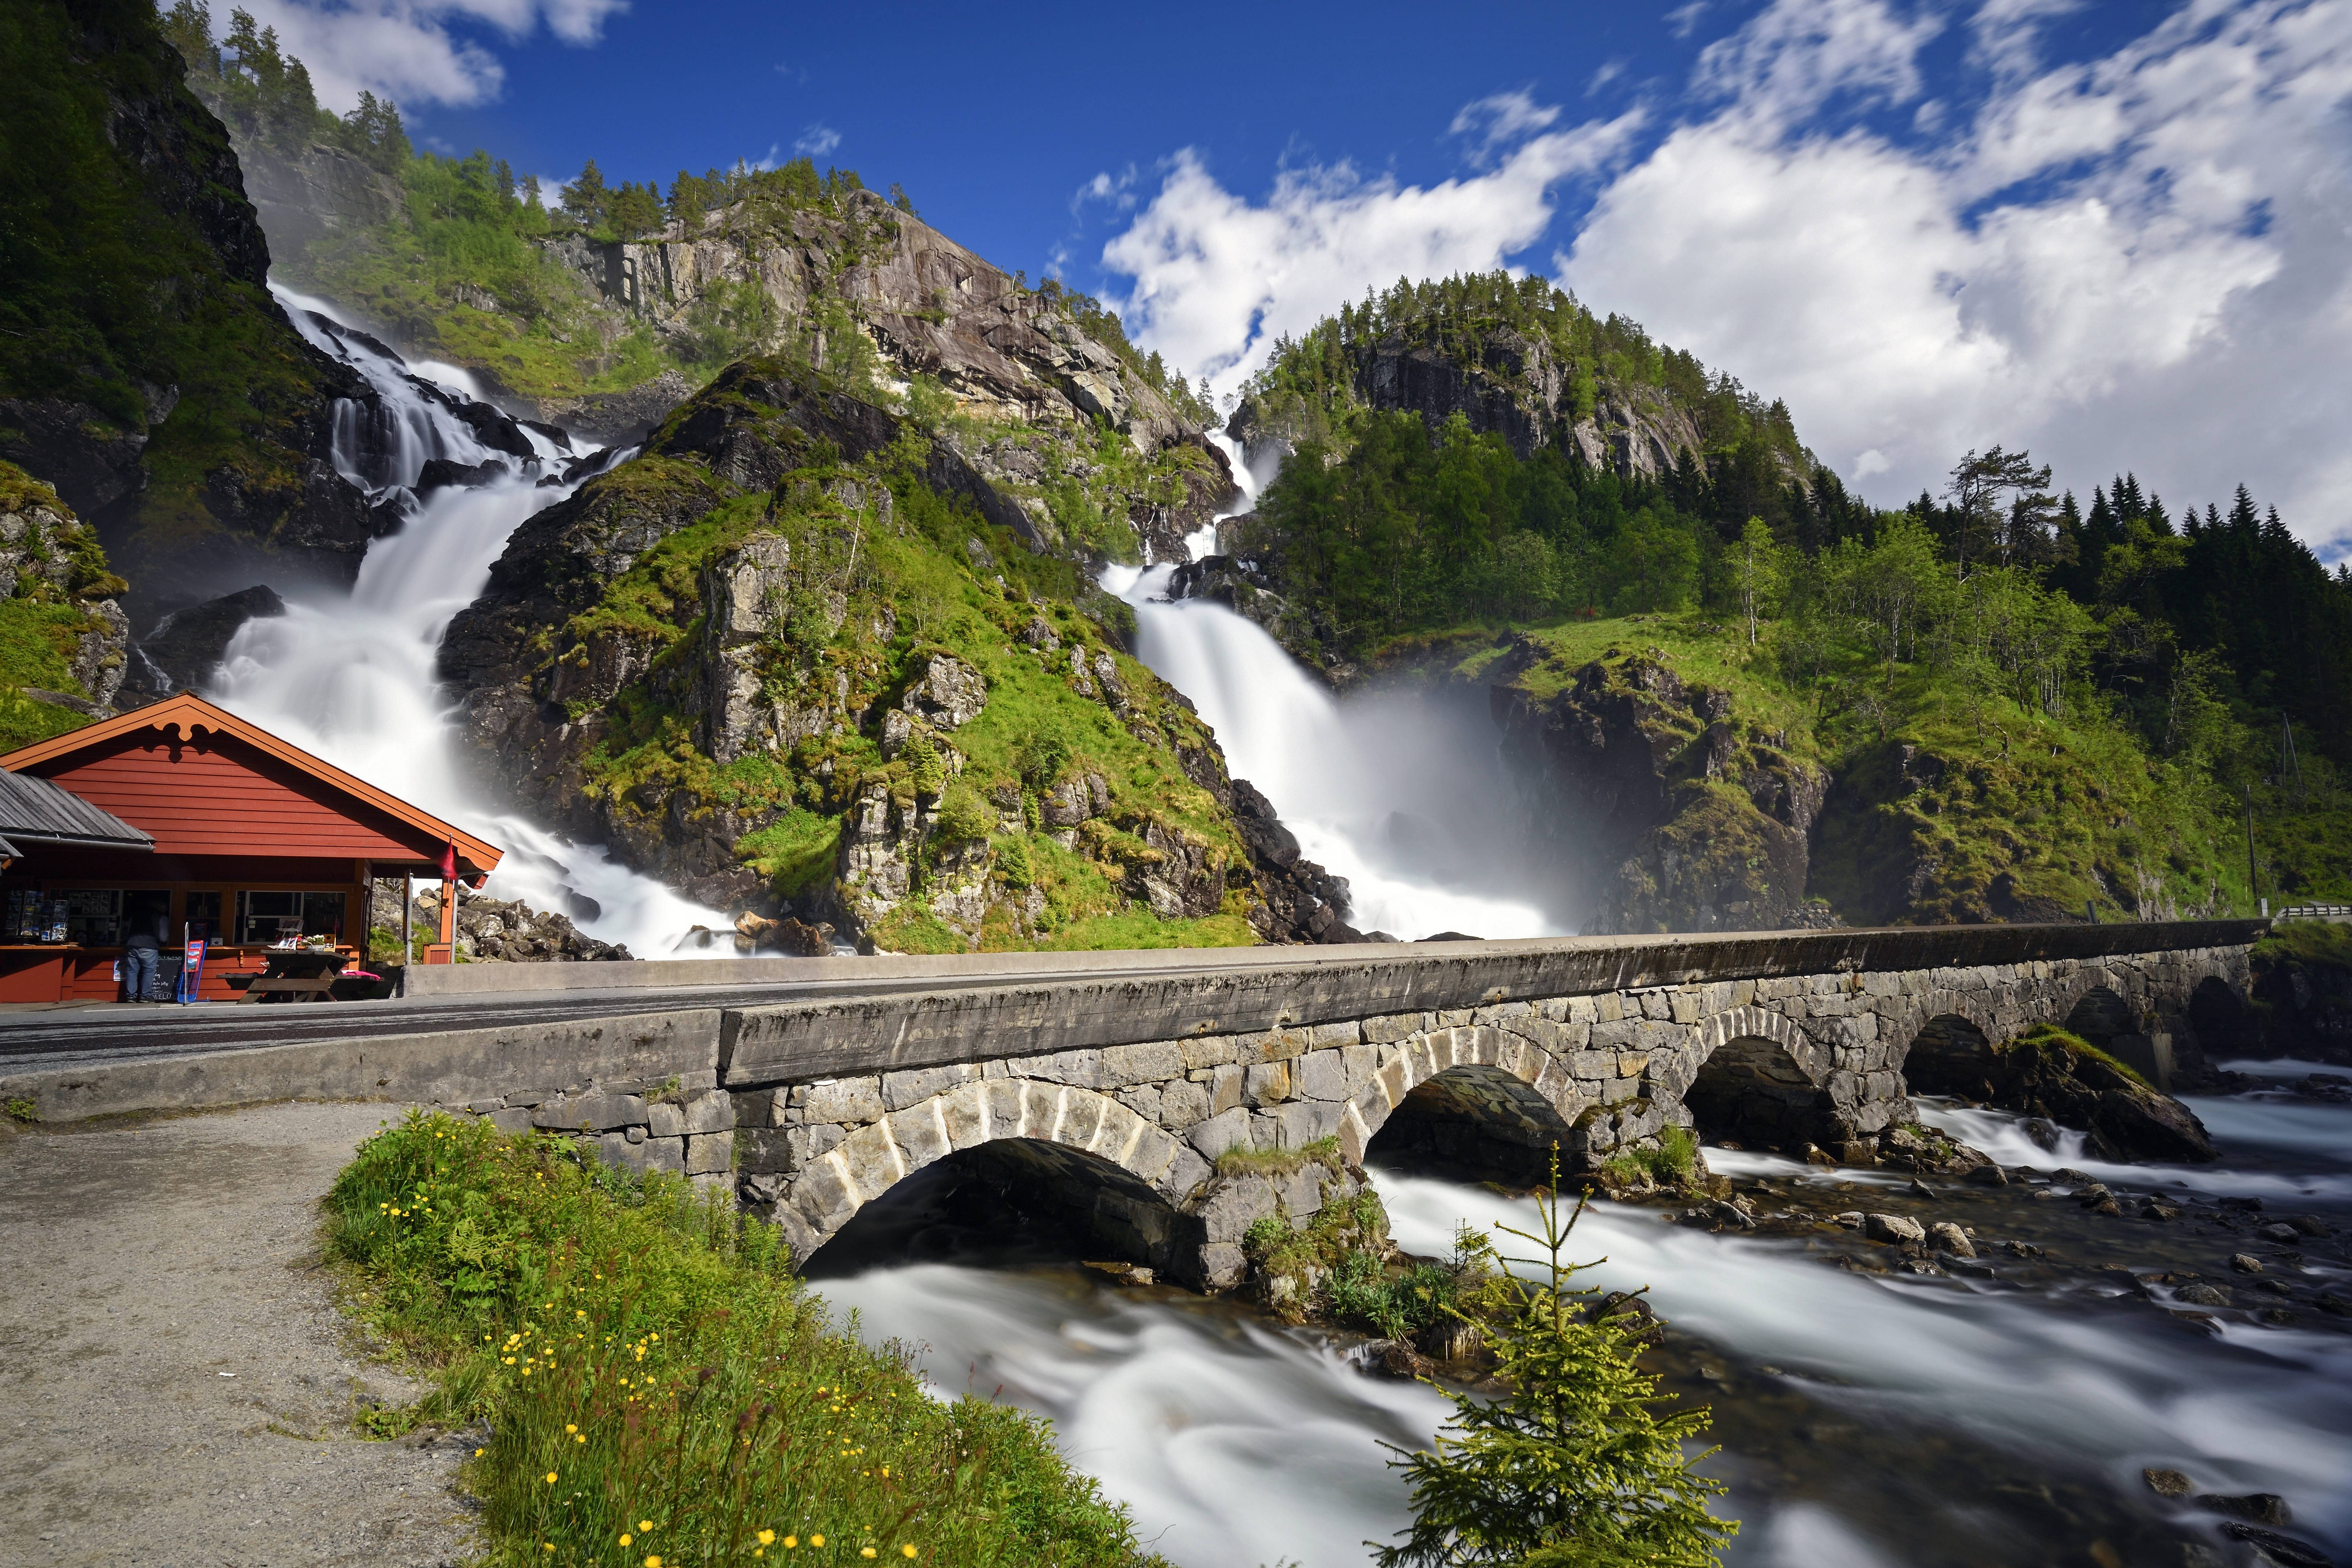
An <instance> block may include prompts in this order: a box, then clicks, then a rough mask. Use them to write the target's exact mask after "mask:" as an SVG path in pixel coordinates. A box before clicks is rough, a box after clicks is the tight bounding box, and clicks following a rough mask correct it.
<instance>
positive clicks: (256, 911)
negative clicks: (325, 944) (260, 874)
mask: <svg viewBox="0 0 2352 1568" xmlns="http://www.w3.org/2000/svg"><path fill="white" fill-rule="evenodd" d="M301 936H302V895H301V894H299V893H273V892H263V891H261V890H259V889H255V890H253V891H249V892H242V893H239V894H237V896H236V940H237V941H238V942H240V943H243V944H244V945H247V946H249V947H275V946H277V945H278V943H280V942H284V943H286V944H287V945H289V946H291V945H292V944H293V943H295V942H298V941H299V940H300V939H301Z"/></svg>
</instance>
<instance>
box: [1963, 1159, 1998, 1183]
mask: <svg viewBox="0 0 2352 1568" xmlns="http://www.w3.org/2000/svg"><path fill="white" fill-rule="evenodd" d="M1960 1179H1961V1180H1962V1181H1964V1182H1967V1183H1968V1184H1969V1185H1970V1186H1977V1187H2005V1186H2007V1185H2009V1173H2007V1172H2006V1171H2003V1170H2002V1169H2001V1168H2000V1166H1999V1165H1996V1164H1993V1163H1990V1162H1987V1163H1984V1164H1981V1165H1976V1166H1972V1167H1970V1169H1969V1173H1968V1174H1967V1175H1965V1176H1963V1177H1961V1178H1960Z"/></svg>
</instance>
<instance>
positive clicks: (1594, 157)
mask: <svg viewBox="0 0 2352 1568" xmlns="http://www.w3.org/2000/svg"><path fill="white" fill-rule="evenodd" d="M1506 96H1507V95H1506ZM1487 101H1488V102H1489V103H1490V104H1491V103H1492V102H1493V101H1494V100H1487ZM1639 123H1640V115H1639V113H1638V112H1636V113H1632V114H1627V115H1625V116H1622V117H1621V118H1619V119H1617V120H1614V121H1606V122H1600V123H1595V124H1592V125H1588V126H1582V127H1580V128H1578V129H1576V130H1574V131H1567V132H1547V133H1545V134H1543V135H1539V136H1535V137H1532V138H1530V139H1528V140H1527V141H1525V142H1521V143H1520V144H1519V145H1518V146H1517V147H1516V148H1514V149H1512V150H1511V151H1510V152H1509V153H1507V155H1505V156H1503V157H1502V158H1501V159H1500V161H1499V162H1498V163H1496V165H1495V167H1494V168H1493V169H1492V170H1491V171H1489V172H1487V173H1485V174H1477V175H1475V176H1473V177H1469V178H1465V179H1459V180H1447V181H1444V182H1442V183H1440V184H1435V185H1430V186H1417V185H1402V184H1398V183H1397V182H1396V181H1394V180H1393V179H1390V178H1387V177H1381V178H1376V179H1368V178H1366V177H1364V176H1363V175H1361V174H1358V173H1357V172H1356V170H1355V169H1354V168H1353V167H1351V166H1349V165H1348V164H1345V163H1341V164H1337V165H1332V166H1328V167H1321V166H1318V167H1313V168H1307V169H1290V170H1285V171H1284V172H1283V174H1281V176H1280V177H1279V178H1278V179H1277V180H1276V182H1275V187H1274V190H1273V192H1272V193H1271V194H1270V195H1268V196H1267V198H1266V200H1265V202H1264V203H1263V204H1255V205H1254V204H1252V203H1250V202H1248V201H1245V200H1244V199H1242V198H1241V197H1239V196H1236V195H1233V194H1232V193H1231V192H1229V191H1227V190H1226V189H1225V188H1224V187H1223V186H1222V185H1220V184H1218V183H1217V181H1216V179H1215V178H1214V177H1213V175H1212V174H1210V173H1209V171H1208V169H1207V168H1206V166H1204V165H1203V164H1202V162H1201V160H1200V159H1199V157H1198V156H1196V155H1195V154H1194V153H1192V152H1191V151H1190V150H1187V151H1185V152H1183V153H1179V154H1177V156H1176V157H1175V159H1174V160H1172V162H1171V164H1170V166H1169V170H1168V173H1167V176H1166V178H1165V180H1164V181H1163V183H1162V184H1161V185H1160V194H1159V195H1157V196H1156V197H1155V198H1154V199H1153V200H1152V202H1151V205H1150V206H1148V207H1146V208H1144V210H1143V211H1142V212H1141V213H1140V214H1139V215H1138V216H1137V217H1136V220H1135V222H1134V224H1133V225H1132V226H1129V228H1128V229H1127V231H1126V232H1125V233H1123V234H1121V235H1119V236H1118V237H1117V238H1116V239H1114V240H1112V241H1111V243H1110V244H1109V246H1108V247H1106V248H1105V250H1104V252H1103V261H1104V264H1105V265H1106V266H1108V268H1111V269H1112V270H1113V271H1115V272H1118V273H1120V274H1122V275H1124V276H1126V277H1129V278H1131V279H1134V280H1135V287H1134V289H1133V290H1132V292H1131V293H1130V294H1129V298H1128V300H1127V301H1126V309H1125V310H1124V311H1123V314H1124V315H1125V316H1126V318H1127V321H1128V322H1129V330H1130V331H1135V332H1137V333H1139V341H1142V342H1146V343H1148V344H1149V346H1150V347H1152V348H1155V349H1158V350H1159V351H1160V352H1161V353H1164V354H1166V355H1168V356H1169V358H1170V359H1171V360H1172V361H1173V362H1174V363H1177V364H1180V365H1183V366H1185V367H1187V368H1188V369H1189V370H1190V371H1192V373H1193V374H1206V375H1208V376H1209V377H1210V379H1211V382H1212V384H1213V386H1214V387H1215V388H1216V390H1217V391H1218V392H1219V393H1220V394H1223V393H1225V392H1229V391H1231V390H1232V389H1233V388H1234V387H1235V386H1237V385H1238V384H1240V383H1241V381H1242V380H1243V378H1244V377H1245V376H1246V375H1247V374H1249V373H1250V372H1251V371H1253V370H1255V369H1256V368H1257V366H1258V365H1259V364H1260V363H1264V361H1265V355H1266V353H1267V352H1268V351H1269V350H1270V349H1271V348H1272V347H1273V343H1274V340H1275V339H1276V337H1278V336H1280V335H1282V334H1284V333H1297V332H1299V331H1304V330H1306V329H1307V328H1308V327H1310V326H1312V325H1314V323H1315V322H1316V321H1318V320H1319V319H1321V318H1322V317H1323V316H1325V315H1327V314H1328V313H1329V312H1330V310H1332V309H1333V308H1334V307H1335V306H1337V305H1338V304H1339V302H1340V301H1341V300H1349V299H1355V298H1357V297H1360V295H1362V294H1363V293H1364V291H1365V290H1366V289H1380V288H1386V287H1388V286H1389V285H1390V284H1391V283H1394V282H1395V281H1396V280H1397V279H1399V278H1400V277H1412V278H1427V277H1433V276H1441V275H1444V274H1448V273H1454V272H1462V271H1478V270H1488V269H1491V268H1495V267H1497V266H1500V265H1501V264H1502V262H1503V259H1504V258H1506V257H1508V256H1511V255H1513V254H1515V253H1517V252H1518V251H1521V250H1524V249H1526V248H1527V247H1528V246H1529V245H1530V244H1532V243H1534V242H1535V240H1536V239H1537V238H1538V237H1540V236H1541V235H1542V234H1543V232H1544V230H1545V228H1546V227H1547V226H1549V224H1550V222H1551V216H1552V207H1551V195H1550V192H1551V189H1552V187H1553V185H1555V184H1557V183H1558V182H1559V181H1560V180H1561V179H1562V178H1564V177H1566V176H1567V175H1569V174H1577V173H1590V172H1591V171H1593V170H1596V169H1598V168H1599V167H1600V166H1601V164H1602V163H1604V162H1605V161H1606V160H1607V159H1608V158H1610V157H1611V156H1612V155H1613V154H1614V153H1616V152H1617V150H1618V149H1619V148H1621V147H1622V145H1623V143H1624V142H1625V139H1626V138H1627V136H1628V135H1630V134H1631V133H1632V132H1633V129H1634V128H1635V127H1636V126H1637V125H1638V124H1639Z"/></svg>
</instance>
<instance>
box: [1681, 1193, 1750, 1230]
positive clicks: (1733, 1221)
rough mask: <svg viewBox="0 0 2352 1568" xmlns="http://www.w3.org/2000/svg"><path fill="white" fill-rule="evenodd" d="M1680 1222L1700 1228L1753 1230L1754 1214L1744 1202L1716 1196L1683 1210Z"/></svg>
mask: <svg viewBox="0 0 2352 1568" xmlns="http://www.w3.org/2000/svg"><path fill="white" fill-rule="evenodd" d="M1682 1223H1683V1224H1685V1225H1687V1226H1697V1227H1698V1228H1700V1229H1702V1230H1712V1231H1725V1230H1754V1229H1755V1228H1756V1215H1754V1214H1753V1213H1751V1212H1750V1211H1749V1210H1748V1207H1747V1205H1744V1204H1741V1203H1738V1202H1737V1201H1727V1200H1725V1199H1722V1198H1717V1199H1715V1200H1713V1201H1712V1202H1709V1203H1706V1204H1702V1205H1699V1206H1698V1207H1697V1208H1694V1209H1687V1210H1685V1211H1684V1213H1683V1216H1682Z"/></svg>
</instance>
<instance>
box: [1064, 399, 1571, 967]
mask: <svg viewBox="0 0 2352 1568" xmlns="http://www.w3.org/2000/svg"><path fill="white" fill-rule="evenodd" d="M1213 438H1214V439H1215V440H1216V441H1217V442H1218V444H1219V445H1220V446H1222V447H1223V448H1224V450H1225V452H1226V454H1227V456H1228V457H1229V458H1231V459H1232V462H1233V468H1234V475H1235V477H1236V479H1237V480H1238V482H1239V483H1240V484H1241V486H1242V491H1243V502H1242V504H1243V506H1244V509H1246V508H1247V507H1249V506H1250V505H1252V504H1254V502H1255V499H1256V493H1257V489H1258V487H1259V485H1260V483H1261V482H1262V479H1261V476H1259V475H1258V474H1255V473H1254V472H1253V471H1252V470H1251V469H1250V468H1249V467H1248V466H1247V465H1246V464H1245V463H1244V461H1243V455H1242V453H1241V451H1240V449H1239V447H1237V446H1236V445H1235V444H1234V442H1233V441H1231V440H1230V439H1228V438H1227V437H1224V436H1223V435H1222V434H1215V435H1214V437H1213ZM1219 521H1223V520H1222V519H1220V520H1219ZM1216 542H1217V536H1216V527H1215V524H1211V525H1210V526H1209V527H1207V528H1204V529H1202V530H1200V531H1197V532H1195V533H1193V534H1192V535H1191V536H1190V537H1189V538H1188V539H1187V540H1186V544H1187V545H1188V546H1189V547H1190V549H1191V552H1192V559H1194V560H1196V561H1197V560H1200V559H1201V558H1202V557H1203V556H1206V555H1209V554H1212V553H1213V552H1215V549H1216ZM1173 570H1174V568H1173V567H1172V566H1171V565H1168V564H1164V563H1163V564H1161V565H1158V566H1151V567H1146V568H1136V567H1130V566H1116V565H1114V566H1109V567H1107V568H1105V569H1104V572H1103V574H1102V583H1103V586H1104V587H1105V588H1107V589H1108V590H1109V591H1110V592H1112V593H1114V594H1116V595H1118V596H1119V597H1120V598H1122V599H1124V600H1126V601H1127V602H1128V604H1129V605H1133V606H1134V609H1135V619H1136V632H1137V649H1136V651H1137V654H1138V656H1139V658H1141V659H1142V660H1143V662H1144V663H1145V664H1147V665H1150V667H1151V668H1152V669H1153V670H1154V671H1155V672H1157V673H1158V674H1159V675H1160V678H1161V679H1164V680H1166V681H1168V682H1169V684H1171V685H1172V686H1174V687H1175V688H1176V689H1178V690H1179V691H1181V692H1182V693H1183V694H1184V695H1185V696H1186V697H1188V698H1190V699H1192V702H1193V705H1194V706H1195V707H1197V708H1198V709H1199V710H1200V713H1201V717H1202V719H1204V720H1206V721H1208V723H1209V727H1210V728H1211V729H1212V730H1213V731H1216V735H1217V741H1218V743H1219V744H1220V745H1222V746H1223V748H1224V752H1225V761H1226V763H1227V765H1228V766H1229V767H1230V769H1231V770H1232V773H1233V775H1234V777H1235V778H1244V779H1247V780H1249V782H1250V783H1252V784H1255V785H1256V786H1257V787H1258V788H1259V789H1260V790H1262V791H1264V792H1265V796H1266V798H1267V799H1268V800H1270V801H1272V802H1273V803H1274V806H1275V809H1276V812H1278V813H1279V814H1280V815H1281V817H1282V821H1283V825H1284V826H1286V827H1288V828H1289V829H1290V830H1291V832H1292V833H1293V834H1295V835H1297V838H1298V844H1299V847H1300V849H1301V850H1302V851H1303V852H1304V853H1305V854H1306V856H1307V858H1308V859H1310V860H1314V861H1316V862H1318V863H1319V864H1320V865H1321V866H1322V867H1323V868H1325V869H1326V870H1328V871H1332V872H1335V873H1337V874H1338V875H1339V876H1342V877H1345V878H1347V879H1348V882H1349V894H1350V897H1351V900H1352V903H1353V913H1352V916H1351V920H1350V923H1351V924H1353V925H1354V926H1355V927H1356V928H1357V929H1359V930H1361V931H1387V932H1388V933H1390V934H1391V935H1393V936H1399V937H1402V938H1405V939H1406V940H1408V941H1410V940H1413V939H1417V938H1420V937H1425V936H1433V935H1435V934H1437V933H1439V932H1441V931H1461V932H1465V933H1467V934H1469V935H1472V936H1482V937H1521V936H1549V935H1557V934H1559V933H1560V932H1561V931H1563V930H1564V929H1565V927H1564V925H1563V923H1562V922H1561V921H1560V920H1559V917H1558V916H1557V915H1556V914H1554V913H1553V912H1551V911H1549V910H1547V909H1546V908H1544V907H1543V905H1542V903H1541V902H1539V901H1538V900H1537V899H1536V898H1535V897H1533V896H1530V894H1529V892H1523V891H1522V889H1528V868H1527V866H1526V864H1525V861H1524V858H1522V857H1521V856H1519V855H1518V854H1517V852H1516V850H1515V847H1514V846H1513V844H1512V841H1511V840H1510V838H1509V837H1508V835H1507V832H1506V830H1505V825H1506V824H1507V823H1508V822H1509V821H1510V820H1511V819H1512V813H1511V810H1510V806H1509V803H1508V802H1507V799H1506V798H1505V797H1504V794H1503V784H1502V769H1501V767H1500V766H1499V765H1498V763H1497V760H1496V737H1495V733H1494V728H1493V725H1492V724H1491V722H1490V721H1488V720H1487V718H1486V715H1485V714H1484V713H1483V712H1481V713H1475V714H1465V713H1463V712H1460V711H1458V710H1450V709H1446V708H1444V707H1442V706H1440V705H1438V704H1435V703H1433V702H1431V701H1429V700H1427V699H1425V698H1422V697H1418V696H1415V695H1412V694H1407V693H1390V694H1385V695H1378V696H1372V697H1369V698H1363V699H1359V700H1351V701H1349V702H1346V703H1342V702H1340V701H1339V700H1335V699H1334V698H1333V697H1332V695H1331V693H1330V690H1329V689H1328V688H1327V687H1325V686H1324V685H1322V684H1321V683H1320V682H1318V680H1317V679H1315V678H1314V677H1312V676H1311V675H1309V674H1307V671H1306V670H1305V669H1304V668H1301V667H1300V665H1299V664H1298V662H1297V660H1296V659H1294V658H1291V656H1290V655H1289V654H1288V653H1287V652H1286V651H1285V650H1284V648H1283V647H1282V645H1281V644H1279V643H1277V642H1276V641H1275V640H1274V638H1273V637H1270V636H1268V635H1267V634H1266V632H1265V628H1263V627H1261V626H1258V625H1257V624H1256V623H1255V622H1254V621H1251V620H1249V619H1247V618H1245V617H1244V616H1238V615H1236V614H1234V612H1233V611H1232V610H1229V609H1227V608H1226V607H1225V606H1223V605H1219V604H1215V603H1212V602H1209V601H1206V600H1197V599H1182V600H1176V601H1173V602H1171V601H1170V600H1169V599H1168V597H1167V592H1168V584H1169V578H1170V576H1171V574H1172V573H1173ZM1515 894H1517V895H1518V896H1514V895H1515Z"/></svg>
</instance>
